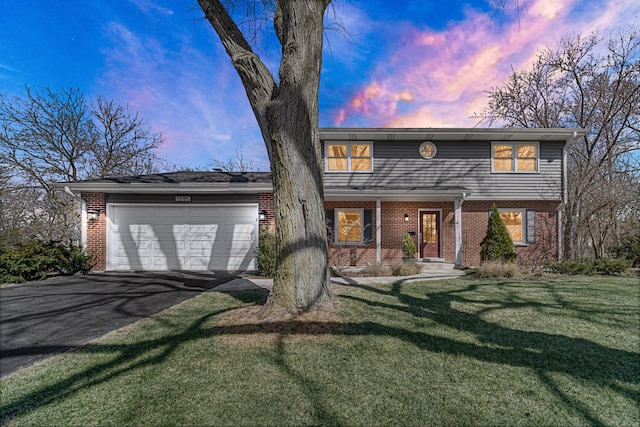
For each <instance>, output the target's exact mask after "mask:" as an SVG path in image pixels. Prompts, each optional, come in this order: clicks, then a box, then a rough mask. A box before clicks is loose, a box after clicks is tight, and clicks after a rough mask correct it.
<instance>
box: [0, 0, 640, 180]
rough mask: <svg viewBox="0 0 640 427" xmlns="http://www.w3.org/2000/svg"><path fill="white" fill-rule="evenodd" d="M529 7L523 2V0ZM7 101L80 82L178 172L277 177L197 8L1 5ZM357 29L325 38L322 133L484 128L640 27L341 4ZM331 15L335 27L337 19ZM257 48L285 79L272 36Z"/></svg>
mask: <svg viewBox="0 0 640 427" xmlns="http://www.w3.org/2000/svg"><path fill="white" fill-rule="evenodd" d="M520 2H522V0H521V1H520ZM0 4H2V11H3V13H2V17H1V18H0V24H1V25H0V92H1V93H3V94H4V95H18V96H22V95H24V93H25V85H27V86H29V87H31V88H35V89H39V88H44V87H51V88H53V89H56V88H61V87H69V86H73V87H79V88H80V89H81V90H82V91H83V92H84V93H85V94H86V95H87V96H96V95H104V96H106V97H107V98H112V99H114V100H116V101H117V102H119V103H121V104H127V105H128V106H129V108H130V110H131V111H133V112H135V111H139V112H140V114H141V115H142V116H143V117H144V118H145V120H146V121H147V122H148V123H149V125H150V126H151V127H152V129H153V130H154V131H155V132H162V133H163V134H164V136H165V143H164V145H163V146H162V148H161V150H160V153H159V154H160V155H161V156H162V157H164V158H166V159H167V160H168V161H169V162H170V163H171V164H175V165H178V166H185V167H197V166H203V165H205V164H206V163H210V162H212V161H213V160H214V159H219V160H222V161H224V160H227V159H229V158H235V152H236V150H240V152H241V153H242V154H243V156H244V158H245V160H247V161H252V162H253V163H254V164H255V165H256V166H258V167H259V169H261V170H268V160H267V157H266V151H265V149H264V143H263V141H262V139H261V136H260V132H259V129H258V126H257V124H256V121H255V118H254V117H253V113H252V111H251V108H250V107H249V103H248V101H247V100H246V95H245V93H244V88H243V87H242V84H241V83H240V80H239V78H238V77H237V74H236V72H235V70H234V69H233V67H232V66H231V63H230V61H229V59H228V57H227V55H226V53H225V52H224V50H223V48H222V45H221V44H220V42H219V40H218V38H217V36H216V35H215V33H214V32H213V30H212V29H211V27H210V25H209V24H208V22H206V21H203V20H201V19H200V18H201V17H202V12H201V11H200V10H199V9H198V7H197V3H196V1H195V0H174V1H171V0H113V1H107V0H103V1H98V0H68V1H49V0H34V1H30V2H26V1H11V0H0ZM333 4H334V6H333V7H334V9H335V10H334V11H332V14H333V12H335V14H336V15H337V16H338V17H339V19H340V20H341V24H342V25H343V26H344V28H345V29H346V30H347V31H348V32H349V34H350V35H349V36H347V37H345V36H343V35H341V34H340V32H337V31H329V32H327V34H326V37H325V44H324V48H325V50H324V52H325V54H324V59H323V69H322V77H321V78H322V79H321V86H320V126H322V127H473V126H475V125H476V124H477V120H475V119H472V118H470V116H472V115H473V114H474V113H479V112H480V111H482V108H483V107H484V105H486V102H487V93H486V92H487V91H488V90H490V89H491V88H492V87H495V86H499V85H501V84H502V82H503V81H504V80H505V78H506V77H507V76H508V74H509V73H510V72H511V70H512V69H514V70H520V69H522V68H526V67H528V66H529V65H530V64H531V62H532V60H533V59H534V58H535V56H536V52H537V51H538V50H539V49H542V48H544V47H545V46H549V47H553V46H554V45H555V44H556V42H557V41H558V40H559V39H560V38H561V37H562V36H563V35H566V34H571V33H577V32H582V33H585V34H586V33H589V32H591V31H596V30H599V31H600V32H602V33H608V32H610V31H612V30H616V29H618V28H625V27H627V26H629V25H632V24H635V25H638V23H639V22H640V1H638V0H529V1H527V2H526V8H525V9H523V10H520V11H519V12H518V11H516V10H515V9H514V7H513V4H515V2H514V1H510V0H507V4H508V8H507V9H506V10H505V11H503V12H501V13H499V12H496V10H495V9H492V8H491V7H490V5H489V3H488V2H487V1H457V0H449V1H420V0H409V1H388V0H387V1H384V0H334V3H333ZM332 20H333V18H331V17H330V18H328V20H327V22H328V23H331V22H332ZM264 40H266V42H265V44H263V45H261V46H260V47H259V48H258V49H257V52H258V53H260V54H261V55H262V56H263V58H264V60H265V62H266V63H267V64H268V65H269V67H270V68H271V69H272V71H273V72H274V73H277V65H278V64H277V63H278V52H277V46H276V43H275V42H274V41H273V40H274V39H273V38H266V37H265V38H264Z"/></svg>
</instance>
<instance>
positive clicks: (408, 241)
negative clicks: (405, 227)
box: [402, 233, 416, 259]
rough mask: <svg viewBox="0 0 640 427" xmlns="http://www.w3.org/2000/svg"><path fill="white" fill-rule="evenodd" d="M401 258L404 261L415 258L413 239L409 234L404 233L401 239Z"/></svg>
mask: <svg viewBox="0 0 640 427" xmlns="http://www.w3.org/2000/svg"><path fill="white" fill-rule="evenodd" d="M402 257H403V258H405V259H407V258H415V257H416V245H415V243H413V237H411V234H409V233H404V237H403V238H402Z"/></svg>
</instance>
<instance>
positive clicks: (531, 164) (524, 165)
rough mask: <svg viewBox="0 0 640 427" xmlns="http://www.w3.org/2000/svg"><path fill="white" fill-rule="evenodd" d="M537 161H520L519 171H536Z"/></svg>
mask: <svg viewBox="0 0 640 427" xmlns="http://www.w3.org/2000/svg"><path fill="white" fill-rule="evenodd" d="M536 163H537V162H536V159H518V170H519V171H533V172H535V171H536Z"/></svg>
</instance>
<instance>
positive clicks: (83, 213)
mask: <svg viewBox="0 0 640 427" xmlns="http://www.w3.org/2000/svg"><path fill="white" fill-rule="evenodd" d="M64 192H65V193H67V194H68V195H70V196H71V197H73V198H74V199H76V200H78V201H79V202H80V205H81V208H80V244H81V245H82V249H84V250H85V251H86V250H87V202H86V201H85V200H84V199H83V198H81V197H80V196H78V195H76V194H73V192H72V191H71V189H70V188H69V187H67V186H65V187H64Z"/></svg>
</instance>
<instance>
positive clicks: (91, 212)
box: [87, 209, 100, 221]
mask: <svg viewBox="0 0 640 427" xmlns="http://www.w3.org/2000/svg"><path fill="white" fill-rule="evenodd" d="M87 216H88V217H89V220H90V221H97V220H98V218H99V217H100V210H98V209H87Z"/></svg>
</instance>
